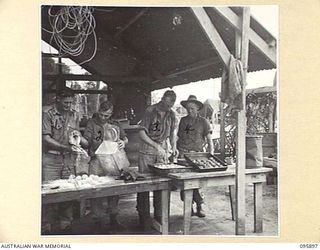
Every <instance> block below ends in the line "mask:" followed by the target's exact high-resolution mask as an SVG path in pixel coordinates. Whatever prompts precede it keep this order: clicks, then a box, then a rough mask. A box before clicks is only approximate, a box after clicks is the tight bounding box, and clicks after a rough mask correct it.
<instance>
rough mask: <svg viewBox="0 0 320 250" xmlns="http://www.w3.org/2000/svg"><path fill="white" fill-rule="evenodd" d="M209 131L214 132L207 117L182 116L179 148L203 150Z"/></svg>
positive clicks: (179, 130)
mask: <svg viewBox="0 0 320 250" xmlns="http://www.w3.org/2000/svg"><path fill="white" fill-rule="evenodd" d="M209 133H212V129H211V127H210V123H209V122H208V120H207V119H205V118H203V117H201V116H197V117H196V118H195V119H192V118H190V117H189V116H185V117H182V118H181V120H180V123H179V129H178V137H179V139H178V141H177V148H178V149H180V150H181V149H182V150H187V151H196V152H202V151H203V147H204V145H205V143H206V136H207V135H208V134H209Z"/></svg>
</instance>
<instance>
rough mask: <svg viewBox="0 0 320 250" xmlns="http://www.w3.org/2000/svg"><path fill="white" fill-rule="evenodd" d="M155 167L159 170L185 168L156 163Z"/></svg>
mask: <svg viewBox="0 0 320 250" xmlns="http://www.w3.org/2000/svg"><path fill="white" fill-rule="evenodd" d="M155 167H157V168H161V169H172V168H185V166H181V165H178V164H174V163H170V164H161V163H157V164H155Z"/></svg>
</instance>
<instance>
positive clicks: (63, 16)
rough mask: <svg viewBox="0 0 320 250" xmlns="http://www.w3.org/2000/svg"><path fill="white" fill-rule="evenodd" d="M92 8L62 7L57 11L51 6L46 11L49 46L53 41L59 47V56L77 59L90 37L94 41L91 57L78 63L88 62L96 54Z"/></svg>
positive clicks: (94, 23)
mask: <svg viewBox="0 0 320 250" xmlns="http://www.w3.org/2000/svg"><path fill="white" fill-rule="evenodd" d="M92 13H93V7H88V6H64V7H60V8H59V9H58V10H57V8H56V7H54V6H51V7H50V8H49V9H48V17H49V23H50V26H51V29H52V30H51V31H50V30H46V29H44V28H43V29H44V30H45V31H47V32H49V33H51V39H50V44H52V42H53V41H54V42H55V43H56V44H57V45H58V47H59V50H58V51H59V55H61V56H66V55H69V56H73V57H77V56H79V55H81V54H82V52H83V51H84V49H85V45H86V42H87V40H88V38H89V37H90V36H92V37H93V39H94V48H93V52H92V54H91V56H90V57H89V58H88V59H87V60H84V61H83V62H81V63H79V65H81V64H84V63H86V62H89V61H90V60H91V59H92V58H93V57H94V56H95V54H96V52H97V37H96V33H95V27H96V22H95V19H94V16H93V14H92Z"/></svg>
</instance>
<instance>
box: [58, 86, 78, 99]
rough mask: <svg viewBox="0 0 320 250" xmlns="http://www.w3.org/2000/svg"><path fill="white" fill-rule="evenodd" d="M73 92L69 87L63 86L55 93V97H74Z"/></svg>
mask: <svg viewBox="0 0 320 250" xmlns="http://www.w3.org/2000/svg"><path fill="white" fill-rule="evenodd" d="M74 96H75V93H74V92H73V91H72V89H70V88H64V89H62V90H61V91H59V92H58V93H57V95H56V97H57V98H66V97H74Z"/></svg>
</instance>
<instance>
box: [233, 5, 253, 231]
mask: <svg viewBox="0 0 320 250" xmlns="http://www.w3.org/2000/svg"><path fill="white" fill-rule="evenodd" d="M249 27H250V8H249V7H244V8H243V15H242V30H241V35H240V34H239V33H237V32H236V58H237V59H239V58H240V59H241V62H242V65H243V69H244V75H243V86H242V93H241V96H242V98H241V99H242V103H243V107H244V108H243V110H241V111H239V112H238V114H237V144H236V145H237V165H236V235H245V233H246V228H245V222H246V221H245V216H246V208H245V205H246V204H245V202H246V200H245V170H246V141H245V139H246V113H245V112H246V111H245V104H246V99H245V98H246V96H245V93H246V91H245V88H246V72H247V65H248V52H249ZM240 48H241V49H240Z"/></svg>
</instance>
